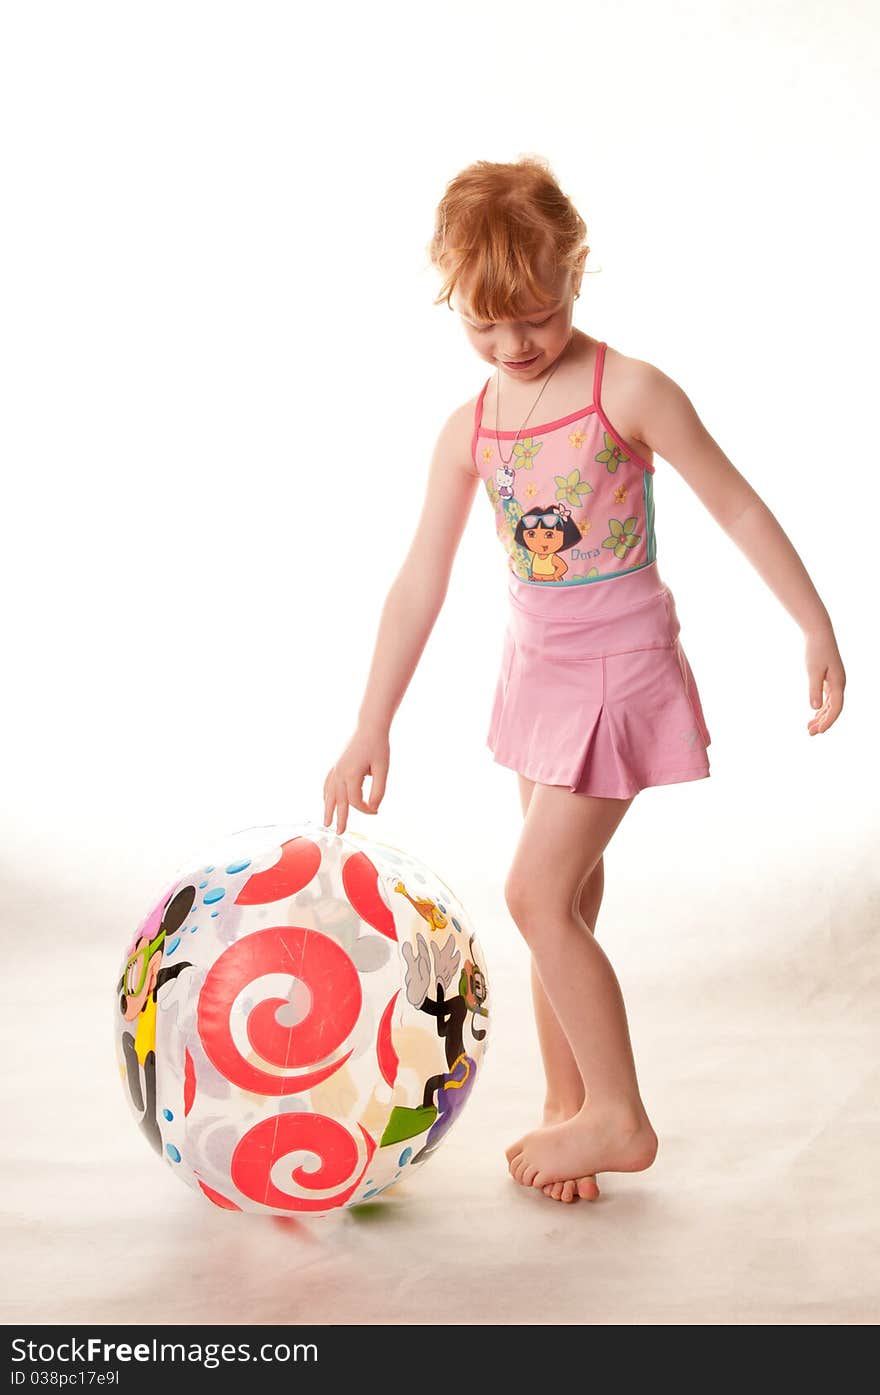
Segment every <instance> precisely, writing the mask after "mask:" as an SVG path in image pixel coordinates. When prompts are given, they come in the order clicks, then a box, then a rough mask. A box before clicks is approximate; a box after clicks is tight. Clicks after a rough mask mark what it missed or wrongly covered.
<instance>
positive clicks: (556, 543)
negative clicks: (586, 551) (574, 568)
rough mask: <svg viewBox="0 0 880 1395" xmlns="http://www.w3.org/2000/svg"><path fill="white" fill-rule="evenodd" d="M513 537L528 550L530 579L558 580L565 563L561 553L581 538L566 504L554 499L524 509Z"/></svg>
mask: <svg viewBox="0 0 880 1395" xmlns="http://www.w3.org/2000/svg"><path fill="white" fill-rule="evenodd" d="M513 537H514V542H516V543H518V544H519V546H520V547H525V548H526V550H527V551H528V553H529V568H530V570H529V576H530V579H531V580H532V581H561V580H562V578H563V577H564V576H565V573H566V572H567V571H568V563H567V562H566V561H565V559H564V558H563V557H561V556H560V553H562V552H565V551H567V550H568V548H570V547H574V545H575V543H579V542H580V541H581V530H580V528H578V526H577V524H576V523H575V521H574V519H573V518H572V516H571V509H570V508H569V507H568V505H567V504H562V503H556V504H551V505H549V506H548V507H547V508H540V507H539V508H537V509H530V510H529V512H528V513H524V514H523V516H522V518H521V519H520V520H519V523H518V524H517V525H516V531H515V532H514V535H513Z"/></svg>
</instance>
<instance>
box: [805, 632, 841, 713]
mask: <svg viewBox="0 0 880 1395" xmlns="http://www.w3.org/2000/svg"><path fill="white" fill-rule="evenodd" d="M806 661H807V677H808V678H809V680H810V706H811V707H816V708H818V709H819V710H818V711H817V712H816V715H815V717H811V718H810V720H809V722H807V731H808V732H809V733H810V735H811V736H816V735H817V734H818V733H819V732H821V731H827V730H828V728H829V727H830V726H833V725H834V723H835V722H836V721H837V718H838V717H839V716H840V712H841V708H842V707H843V690H844V688H845V687H846V674H845V672H844V669H843V662H842V660H841V657H840V651H839V649H838V648H837V642H836V640H835V638H834V634H833V631H832V630H830V629H827V630H819V631H816V632H815V633H813V634H808V635H807V646H806Z"/></svg>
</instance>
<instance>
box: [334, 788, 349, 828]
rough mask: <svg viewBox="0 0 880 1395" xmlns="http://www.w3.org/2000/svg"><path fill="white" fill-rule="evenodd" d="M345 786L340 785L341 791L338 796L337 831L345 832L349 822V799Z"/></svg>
mask: <svg viewBox="0 0 880 1395" xmlns="http://www.w3.org/2000/svg"><path fill="white" fill-rule="evenodd" d="M344 790H345V786H344V785H342V786H341V787H340V792H339V794H337V797H336V832H337V833H344V832H345V825H346V823H347V822H348V800H347V799H346V797H345V794H344Z"/></svg>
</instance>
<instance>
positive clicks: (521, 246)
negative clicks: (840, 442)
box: [324, 157, 846, 1202]
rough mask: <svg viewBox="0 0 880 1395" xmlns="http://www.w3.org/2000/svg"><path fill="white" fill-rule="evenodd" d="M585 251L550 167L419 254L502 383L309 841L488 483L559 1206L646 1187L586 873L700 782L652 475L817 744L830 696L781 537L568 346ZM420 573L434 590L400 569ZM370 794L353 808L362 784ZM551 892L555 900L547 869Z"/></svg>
mask: <svg viewBox="0 0 880 1395" xmlns="http://www.w3.org/2000/svg"><path fill="white" fill-rule="evenodd" d="M585 239H586V226H585V224H584V222H583V220H582V219H581V217H580V216H579V214H578V213H577V211H576V210H575V208H574V207H573V206H572V204H571V202H570V200H569V199H568V197H567V196H566V195H565V194H564V193H563V192H562V190H561V189H560V188H559V186H558V184H557V182H556V180H555V179H554V177H553V175H552V173H551V171H550V170H549V168H548V166H547V164H546V162H544V161H542V160H540V159H538V158H535V157H528V158H524V159H521V160H519V161H518V162H516V163H513V164H493V163H490V162H489V161H485V160H479V161H477V162H476V163H475V164H473V165H471V166H469V167H468V168H467V169H465V170H463V171H462V172H461V173H460V174H459V175H457V176H456V178H454V179H453V180H452V181H451V183H450V184H449V185H448V186H447V189H446V192H445V194H444V197H443V199H442V201H441V203H440V206H439V208H438V210H437V216H436V223H435V232H434V237H433V239H432V241H431V244H430V256H431V261H432V264H433V265H434V266H435V267H436V268H437V269H438V270H439V271H440V272H441V274H442V275H443V276H445V278H446V279H445V282H444V284H443V287H442V290H441V292H440V294H439V295H438V297H437V299H436V301H435V304H440V303H442V301H443V300H444V299H445V301H446V303H447V305H448V307H449V308H450V309H451V310H453V311H454V312H455V313H457V314H458V315H459V316H460V319H461V323H462V325H463V327H464V333H465V335H466V337H467V339H468V341H469V342H470V344H471V347H472V348H473V349H474V350H475V352H476V354H477V355H478V357H479V358H481V359H482V360H483V361H484V362H485V363H487V364H488V365H489V366H490V367H491V368H492V370H493V372H492V374H491V376H490V377H489V378H488V379H487V380H486V382H485V383H484V385H483V387H482V389H481V391H480V392H479V393H478V394H477V396H476V397H475V398H472V399H471V400H470V401H468V402H466V403H464V404H463V405H462V406H460V407H458V408H457V409H456V410H455V411H453V413H452V414H451V416H450V417H449V418H448V420H447V422H446V424H445V425H444V427H443V429H442V430H441V432H440V435H439V438H438V440H437V443H436V447H435V450H434V454H433V458H432V462H431V467H430V473H429V478H428V484H427V496H426V498H425V502H424V509H423V513H422V517H421V520H420V522H419V525H418V528H417V530H416V534H415V537H414V539H413V541H412V545H411V548H410V552H409V554H408V556H407V557H406V558H405V559H404V561H403V564H402V566H401V569H400V573H399V575H398V577H397V579H396V580H395V582H394V584H393V585H392V587H391V590H390V592H389V595H388V598H387V600H386V603H385V607H384V610H383V614H382V620H381V624H380V627H379V634H378V638H377V641H376V647H375V653H374V656H373V662H372V666H371V669H370V674H369V679H368V683H367V688H366V692H365V695H364V698H363V701H362V703H361V707H360V711H359V720H358V725H357V730H356V732H355V734H354V736H353V738H352V740H351V742H350V743H349V745H348V746H347V748H346V749H345V751H344V752H343V753H342V755H341V756H340V757H339V759H338V761H337V762H336V764H335V765H334V766H333V768H332V769H331V770H330V772H329V774H328V775H327V778H326V780H325V783H324V822H325V824H326V825H329V824H330V823H331V822H332V819H333V814H334V810H335V811H336V813H337V832H339V833H342V832H343V831H344V829H345V826H346V820H347V817H348V809H349V807H350V806H353V807H354V808H356V809H359V810H361V811H362V812H363V813H367V814H374V813H375V812H376V811H377V809H378V807H379V804H380V802H381V800H382V797H383V795H384V792H385V783H386V777H387V772H388V766H389V729H390V726H391V721H392V718H393V716H394V713H395V712H396V710H397V707H398V706H399V704H400V702H401V700H402V698H403V695H404V692H405V691H406V688H407V686H408V684H409V681H410V679H411V678H412V675H413V672H414V670H415V668H416V665H417V663H418V661H419V658H420V656H421V654H422V651H423V649H424V646H425V644H426V641H427V639H428V636H429V634H430V632H431V628H432V626H433V624H434V621H435V620H436V618H437V614H438V612H439V610H440V608H441V606H442V603H443V598H444V596H445V593H446V589H447V585H448V582H449V576H450V572H451V569H452V564H453V559H454V556H455V552H456V548H457V546H458V542H459V539H460V537H461V533H462V530H463V529H464V526H465V523H466V521H467V518H468V515H469V512H470V508H471V504H472V501H473V497H474V492H475V490H476V489H477V487H478V486H479V485H480V484H481V483H482V484H483V486H484V488H485V490H486V492H487V494H488V497H489V500H490V502H491V505H492V507H493V509H494V511H495V516H496V525H497V531H498V534H499V536H500V538H501V541H502V544H503V546H504V548H505V550H506V552H507V554H508V564H507V565H508V589H509V612H508V625H507V628H506V632H505V635H504V642H503V647H502V655H501V670H500V673H499V675H498V680H497V685H496V689H495V696H494V702H493V705H492V712H491V718H490V725H489V732H488V745H489V747H490V749H491V750H492V752H493V755H494V758H495V760H496V761H498V762H499V764H501V765H504V766H507V767H510V768H511V769H513V770H515V771H517V773H518V779H519V791H520V800H521V804H522V810H523V816H524V826H523V833H522V837H521V839H520V842H519V846H518V847H517V850H516V853H515V856H514V858H513V863H512V865H511V867H510V870H509V873H508V876H507V880H506V883H505V888H504V890H505V899H506V902H507V906H508V908H509V911H510V914H511V916H512V918H513V920H514V921H515V923H516V925H517V926H518V928H519V930H520V931H521V933H522V935H523V936H524V938H525V940H526V943H527V944H528V946H529V949H530V950H531V954H532V992H533V998H534V1007H535V1017H536V1022H537V1030H538V1037H539V1041H540V1046H541V1053H542V1057H543V1062H544V1070H545V1074H546V1077H547V1092H546V1099H545V1107H544V1118H543V1125H542V1127H540V1128H536V1129H533V1130H532V1131H531V1132H529V1133H525V1134H523V1136H522V1137H521V1138H519V1139H517V1141H516V1142H515V1143H512V1144H511V1146H510V1147H509V1148H508V1149H507V1158H508V1163H509V1168H510V1172H511V1174H512V1175H513V1177H514V1178H515V1179H516V1181H517V1182H520V1183H522V1184H523V1185H525V1186H533V1187H539V1188H542V1189H543V1191H544V1193H545V1194H546V1195H547V1196H550V1197H552V1198H553V1199H555V1200H561V1201H564V1202H571V1201H573V1200H575V1198H577V1197H583V1198H585V1199H593V1198H595V1197H596V1196H597V1195H598V1188H597V1186H596V1175H597V1174H598V1173H599V1172H608V1171H623V1172H633V1171H639V1170H641V1169H643V1168H646V1167H649V1166H650V1164H651V1163H652V1162H653V1160H654V1156H655V1154H656V1151H657V1138H656V1135H655V1133H654V1130H653V1128H652V1127H651V1122H650V1120H649V1118H648V1115H647V1113H646V1110H645V1106H644V1104H643V1103H642V1099H641V1095H640V1093H639V1086H638V1081H637V1078H636V1069H635V1064H634V1061H633V1054H632V1048H631V1045H630V1039H629V1030H628V1027H627V1020H626V1012H625V1009H624V1005H623V999H622V996H621V992H620V986H619V984H618V982H617V978H616V976H615V974H614V970H613V969H612V967H611V964H610V963H609V961H608V959H607V958H606V956H605V954H604V953H603V951H602V949H601V948H600V947H599V945H598V943H597V941H596V939H595V928H596V916H597V913H598V910H599V905H600V903H601V900H602V891H603V876H604V869H603V852H604V850H605V848H606V847H607V845H608V842H609V840H610V838H611V836H612V834H613V833H614V831H615V829H616V828H617V827H618V825H619V824H620V822H621V820H622V818H623V816H624V814H625V813H626V811H627V809H628V808H629V807H630V805H631V803H632V801H633V799H634V797H635V795H636V794H637V793H638V791H639V790H641V789H644V788H646V787H647V786H650V785H664V784H671V783H677V782H680V781H684V780H699V779H703V778H705V777H706V776H708V774H709V761H708V754H707V747H708V745H709V743H710V740H711V738H710V735H709V731H708V728H707V726H706V721H705V718H704V715H703V710H702V706H701V703H700V698H699V694H698V691H697V686H696V683H695V681H694V676H693V673H692V671H691V668H690V665H689V663H688V660H687V658H686V656H685V653H684V650H683V648H682V645H681V642H680V640H679V637H678V636H679V622H678V617H677V614H676V608H675V600H674V597H673V595H672V592H671V591H670V589H669V587H668V586H666V585H665V584H664V582H663V581H662V580H661V578H660V574H659V572H658V568H657V560H656V540H655V537H654V506H653V487H652V479H653V475H654V470H655V465H654V455H655V452H656V454H658V455H659V456H661V457H662V458H663V459H664V460H666V461H669V462H670V463H671V464H672V465H673V466H674V468H675V469H676V470H678V472H679V474H680V475H681V476H682V477H683V478H684V479H685V480H686V481H687V483H688V484H689V485H690V486H691V488H692V489H693V490H694V492H695V494H696V495H697V497H698V498H699V499H700V500H701V501H702V503H703V504H704V505H705V507H706V508H707V509H708V511H709V512H710V513H711V515H712V517H713V518H714V519H715V520H716V522H717V523H718V524H719V526H720V527H721V528H723V529H724V531H725V533H726V534H727V535H728V537H730V538H732V539H733V541H734V542H735V543H736V544H737V546H738V547H739V548H740V549H741V550H742V551H743V553H744V554H745V555H746V557H747V558H748V559H749V561H750V562H751V563H752V564H753V566H754V567H755V569H756V570H757V571H758V573H759V575H760V576H761V577H762V578H763V579H764V581H766V583H767V585H768V587H769V588H770V590H771V591H772V592H773V593H774V595H775V596H776V597H777V598H778V600H779V602H780V604H782V605H783V606H784V607H785V609H786V610H787V611H788V613H789V614H790V615H791V616H792V618H793V620H794V621H795V622H796V623H797V624H798V625H799V626H800V627H801V630H802V632H803V635H804V640H805V657H806V668H807V677H808V682H809V699H810V703H811V706H812V707H813V708H815V709H818V710H817V711H816V713H815V716H813V717H812V719H811V720H810V721H809V722H808V723H807V730H808V731H809V733H810V735H811V736H815V735H816V734H817V733H819V732H825V731H827V730H828V728H829V727H830V726H831V725H832V724H833V723H834V722H835V721H836V719H837V717H838V715H839V713H840V711H841V707H842V704H843V690H844V684H845V681H846V678H845V674H844V669H843V664H842V662H841V658H840V654H839V652H838V648H837V643H836V641H835V637H834V631H833V629H832V625H831V620H830V618H829V616H828V612H827V611H826V609H825V606H824V605H823V604H822V601H821V599H820V598H819V596H818V595H817V593H816V590H815V588H814V586H813V584H812V582H811V580H810V578H809V576H808V575H807V572H806V571H805V569H804V566H803V563H802V562H801V560H800V558H799V556H798V554H797V553H796V552H795V550H794V548H793V547H792V545H791V543H790V542H789V540H788V538H787V537H786V535H785V533H784V532H783V530H782V528H781V527H780V525H779V523H778V522H777V520H776V518H775V517H774V516H773V514H772V513H771V512H770V510H769V509H768V508H767V506H766V505H765V504H764V502H763V500H762V499H761V498H760V497H759V496H758V495H757V494H756V493H755V491H754V489H752V487H751V486H750V485H749V483H748V482H747V481H746V480H745V479H744V478H743V476H742V475H741V474H740V473H739V472H738V471H737V470H736V469H735V468H734V466H733V465H732V464H731V462H730V461H729V460H728V458H727V456H726V455H725V454H724V452H723V451H722V450H721V447H720V446H719V445H718V444H717V443H716V442H715V441H714V440H713V439H712V437H711V436H710V435H709V433H708V431H707V430H706V428H705V427H704V426H703V424H702V422H701V421H700V418H699V417H698V415H697V413H696V411H695V410H694V407H693V405H692V404H691V402H690V400H689V399H688V397H687V396H686V394H685V393H684V391H683V390H682V389H681V388H680V387H679V386H678V385H677V384H676V383H675V382H673V381H672V380H671V379H670V378H668V377H667V376H666V375H665V374H664V373H662V372H661V371H660V370H659V369H657V368H655V367H653V366H652V365H651V364H649V363H645V362H642V361H641V360H639V359H636V358H629V357H627V356H626V355H624V354H622V353H619V352H617V351H616V350H615V349H611V348H609V347H608V345H607V344H606V343H605V342H604V341H601V340H597V339H595V338H593V337H591V336H590V335H588V334H585V333H583V332H582V331H581V330H579V329H575V328H574V327H573V325H572V312H573V308H574V301H575V300H576V299H577V297H578V295H579V294H580V285H581V278H582V276H583V271H584V262H585V260H586V256H587V253H588V252H589V247H587V246H586V241H585ZM428 551H430V553H431V559H432V565H431V567H430V568H429V569H426V568H423V567H419V566H415V565H410V562H411V561H412V560H413V559H417V558H418V557H419V556H424V555H425V554H426V553H427V552H428ZM368 772H369V774H370V775H371V777H372V779H371V790H370V800H369V803H365V802H364V799H363V794H362V784H363V780H364V779H365V777H366V775H367V773H368ZM548 868H552V869H553V875H552V877H548V876H547V869H548Z"/></svg>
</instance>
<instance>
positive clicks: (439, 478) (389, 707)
mask: <svg viewBox="0 0 880 1395" xmlns="http://www.w3.org/2000/svg"><path fill="white" fill-rule="evenodd" d="M472 433H473V404H471V403H465V404H464V406H462V407H459V408H458V409H457V410H456V411H455V412H453V413H452V415H451V416H450V417H449V418H448V420H447V421H446V423H445V425H444V426H443V428H442V430H441V432H440V434H439V436H438V438H437V442H436V445H435V447H434V452H433V455H432V458H431V463H430V468H429V471H428V479H427V486H426V490H425V497H424V503H423V505H422V512H421V517H420V518H419V521H418V524H417V525H416V530H415V534H414V536H413V539H412V542H411V544H410V547H409V551H408V552H407V554H406V556H405V557H404V559H403V562H402V564H401V567H400V570H399V572H398V574H397V576H396V577H395V579H394V581H393V582H392V584H391V587H390V589H389V591H388V595H387V597H386V599H385V603H384V605H383V607H382V615H381V619H380V622H379V630H378V634H377V637H376V644H375V648H374V651H373V659H372V663H371V665H370V671H369V674H368V677H367V683H366V687H365V689H364V695H363V698H362V701H361V705H360V709H359V712H358V721H357V728H356V730H355V733H354V735H353V737H352V738H351V740H350V742H349V744H348V746H347V747H346V748H345V750H344V751H343V752H342V754H341V755H340V757H339V759H338V760H337V762H336V764H335V765H334V766H333V767H332V769H331V770H330V771H329V773H328V775H327V778H326V780H325V781H324V823H325V824H326V825H329V824H330V823H331V821H332V819H333V813H334V810H336V831H337V833H342V832H344V830H345V826H346V822H347V819H348V809H349V806H350V805H353V806H354V807H355V808H356V809H360V810H361V812H362V813H365V814H375V812H376V810H377V809H378V807H379V803H380V801H381V799H382V797H383V795H384V793H385V782H386V779H387V774H388V765H389V760H390V746H389V731H390V728H391V722H392V720H393V718H394V714H395V712H396V711H397V708H398V707H399V706H400V703H401V701H402V699H403V695H404V693H405V692H406V690H407V687H408V686H409V682H410V679H411V678H412V676H413V674H414V673H415V670H416V668H417V666H418V662H419V659H420V658H421V656H422V651H423V650H424V648H425V645H426V643H427V641H428V637H429V635H430V633H431V630H432V629H433V626H434V622H435V621H436V619H437V616H438V614H439V613H440V609H441V607H442V605H443V601H444V599H445V597H446V592H447V590H448V587H449V578H450V575H451V573H452V564H453V562H454V560H455V554H456V551H457V550H458V545H459V543H460V542H461V536H462V533H463V532H464V528H465V524H466V523H467V520H468V516H469V514H470V510H471V505H472V504H473V500H474V495H475V493H476V490H477V485H478V484H479V482H480V479H479V476H478V475H477V473H476V471H475V470H474V466H473V462H472V460H471V456H470V443H471V436H472ZM368 773H369V774H370V775H371V777H372V778H371V781H370V799H369V803H365V802H364V799H363V792H362V786H363V781H364V779H365V777H366V775H367V774H368Z"/></svg>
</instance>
